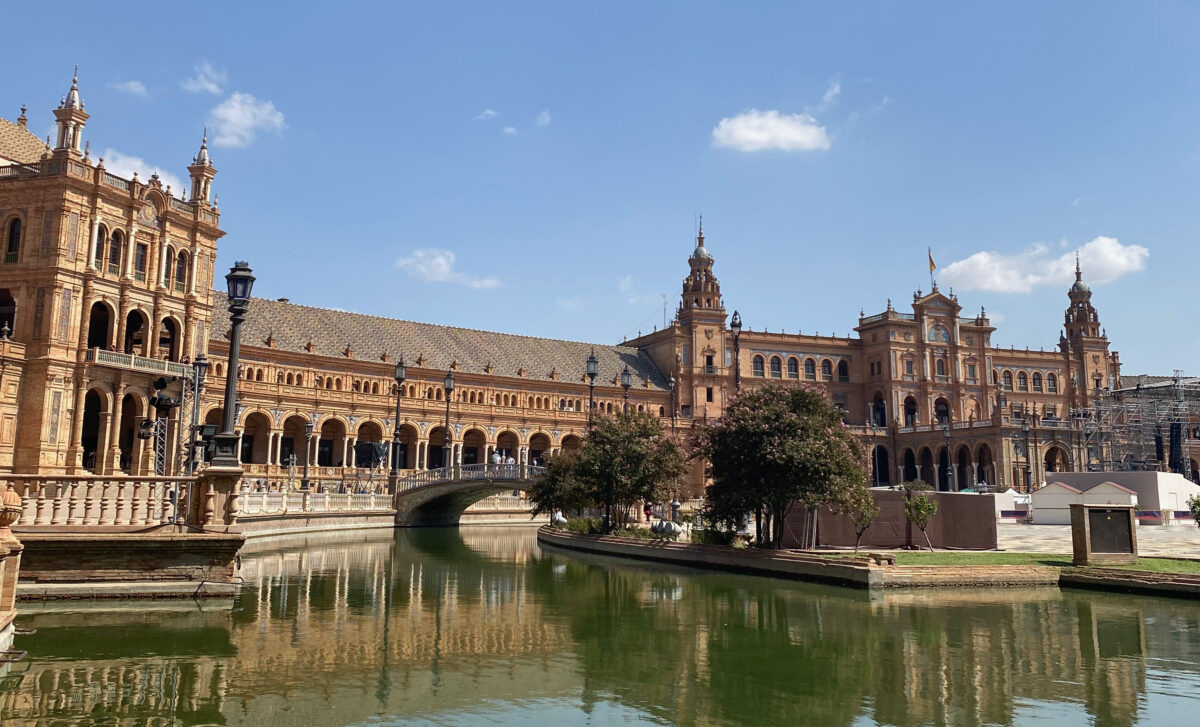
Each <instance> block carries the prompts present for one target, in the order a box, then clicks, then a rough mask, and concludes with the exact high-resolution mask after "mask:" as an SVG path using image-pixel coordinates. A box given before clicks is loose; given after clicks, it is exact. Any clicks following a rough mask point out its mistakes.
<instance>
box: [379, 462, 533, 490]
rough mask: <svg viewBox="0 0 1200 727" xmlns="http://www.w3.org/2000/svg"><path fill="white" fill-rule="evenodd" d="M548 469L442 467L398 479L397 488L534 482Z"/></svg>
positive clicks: (494, 466)
mask: <svg viewBox="0 0 1200 727" xmlns="http://www.w3.org/2000/svg"><path fill="white" fill-rule="evenodd" d="M545 471H546V468H545V467H539V466H537V465H527V464H466V465H459V466H458V467H440V468H438V469H434V470H425V471H422V472H416V473H414V474H411V475H408V476H406V477H403V478H401V479H399V480H397V481H396V490H397V491H404V490H413V489H416V488H418V487H425V486H428V485H439V484H442V483H445V482H460V481H463V480H507V481H512V482H532V481H533V480H536V479H537V478H538V477H541V476H542V473H544V472H545Z"/></svg>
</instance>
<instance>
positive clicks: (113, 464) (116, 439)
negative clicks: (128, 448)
mask: <svg viewBox="0 0 1200 727" xmlns="http://www.w3.org/2000/svg"><path fill="white" fill-rule="evenodd" d="M124 390H125V384H121V383H118V384H117V385H116V386H114V387H113V400H112V414H111V416H112V419H110V420H109V432H108V467H106V468H105V471H104V474H106V475H110V474H116V473H117V472H120V470H121V446H120V445H121V438H120V434H121V394H122V392H124Z"/></svg>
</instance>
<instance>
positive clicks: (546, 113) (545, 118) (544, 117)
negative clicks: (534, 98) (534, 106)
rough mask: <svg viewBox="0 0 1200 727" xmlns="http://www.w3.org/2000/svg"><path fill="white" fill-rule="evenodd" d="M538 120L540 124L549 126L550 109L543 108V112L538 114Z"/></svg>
mask: <svg viewBox="0 0 1200 727" xmlns="http://www.w3.org/2000/svg"><path fill="white" fill-rule="evenodd" d="M536 120H537V125H538V126H549V125H550V121H551V119H550V109H542V111H541V113H539V114H538V115H537V119H536Z"/></svg>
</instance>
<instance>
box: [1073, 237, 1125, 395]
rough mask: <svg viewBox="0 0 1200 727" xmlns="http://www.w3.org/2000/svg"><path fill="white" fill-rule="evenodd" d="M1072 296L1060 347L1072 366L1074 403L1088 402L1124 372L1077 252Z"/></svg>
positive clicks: (1111, 384) (1112, 383)
mask: <svg viewBox="0 0 1200 727" xmlns="http://www.w3.org/2000/svg"><path fill="white" fill-rule="evenodd" d="M1067 297H1068V298H1070V299H1071V304H1070V306H1068V307H1067V310H1066V313H1065V314H1064V315H1063V331H1064V334H1063V335H1062V336H1061V337H1060V339H1059V348H1060V349H1061V350H1062V352H1063V354H1064V355H1065V356H1066V359H1067V366H1068V368H1069V370H1070V374H1069V376H1070V378H1069V381H1070V387H1071V401H1072V404H1073V405H1074V406H1087V405H1088V403H1089V402H1090V399H1091V393H1092V392H1094V391H1096V390H1099V389H1104V388H1108V387H1111V386H1114V385H1116V377H1118V376H1119V375H1120V370H1119V367H1120V364H1119V362H1118V358H1117V354H1116V353H1115V352H1114V353H1112V354H1110V353H1109V350H1108V345H1109V344H1108V334H1107V333H1106V332H1105V330H1104V328H1103V327H1102V326H1101V325H1100V316H1099V315H1098V314H1097V313H1096V307H1095V306H1093V305H1092V289H1091V288H1090V287H1088V284H1087V283H1085V282H1083V272H1082V271H1081V270H1080V268H1079V255H1078V254H1076V255H1075V282H1074V283H1072V284H1071V288H1070V290H1068V291H1067Z"/></svg>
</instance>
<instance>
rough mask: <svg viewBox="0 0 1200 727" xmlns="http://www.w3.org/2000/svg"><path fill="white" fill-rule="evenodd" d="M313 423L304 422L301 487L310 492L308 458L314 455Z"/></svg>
mask: <svg viewBox="0 0 1200 727" xmlns="http://www.w3.org/2000/svg"><path fill="white" fill-rule="evenodd" d="M312 435H313V423H312V422H304V473H303V474H302V475H301V476H300V489H301V490H304V491H305V492H308V459H309V458H310V457H312Z"/></svg>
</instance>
